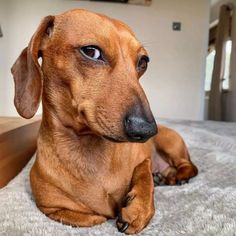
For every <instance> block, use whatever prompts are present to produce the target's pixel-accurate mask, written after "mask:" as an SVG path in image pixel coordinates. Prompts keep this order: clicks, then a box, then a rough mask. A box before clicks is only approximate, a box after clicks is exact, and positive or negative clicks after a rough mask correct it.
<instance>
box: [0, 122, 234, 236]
mask: <svg viewBox="0 0 236 236" xmlns="http://www.w3.org/2000/svg"><path fill="white" fill-rule="evenodd" d="M161 123H164V124H165V125H168V126H170V127H172V128H174V129H176V130H177V131H179V132H180V134H181V135H182V136H183V137H184V139H185V141H186V143H187V145H188V147H189V150H190V154H191V157H192V160H193V161H194V163H195V164H196V165H197V166H198V168H199V175H198V176H197V177H195V178H194V179H192V180H191V181H190V182H189V184H185V185H182V186H173V187H170V186H162V187H156V188H155V205H156V214H155V216H154V218H153V219H152V221H151V222H150V224H149V225H148V226H147V227H146V229H144V230H143V231H142V233H140V235H159V236H162V235H167V236H172V235H173V236H177V235H189V236H190V235H194V236H196V235H199V236H202V235H207V236H209V235H214V236H216V235H225V236H231V235H232V236H233V235H234V236H235V235H236V123H219V122H190V121H168V120H161ZM32 162H33V159H32V160H31V161H30V162H29V163H28V165H27V166H26V167H25V169H24V170H23V171H22V172H21V173H20V174H19V175H18V176H17V177H16V178H15V179H13V180H12V181H11V182H10V183H9V184H8V185H7V186H6V187H5V188H3V189H1V190H0V235H7V236H21V235H31V236H34V235H35V236H36V235H37V236H40V235H45V236H46V235H47V236H49V235H53V236H54V235H56V236H57V235H58V236H64V235H101V236H104V235H122V234H121V233H119V232H117V229H116V227H115V221H114V220H109V221H108V222H106V223H104V224H102V225H98V226H95V227H92V228H72V227H70V226H65V225H62V224H60V223H57V222H54V221H52V220H50V219H49V218H47V217H46V216H44V215H43V214H42V213H41V212H40V211H39V210H38V209H37V207H36V206H35V203H34V200H33V197H32V194H31V189H30V184H29V170H30V168H31V166H32Z"/></svg>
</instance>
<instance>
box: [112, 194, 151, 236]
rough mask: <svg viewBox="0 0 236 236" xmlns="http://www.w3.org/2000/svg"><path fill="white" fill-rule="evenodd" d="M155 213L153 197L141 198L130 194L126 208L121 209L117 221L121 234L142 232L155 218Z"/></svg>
mask: <svg viewBox="0 0 236 236" xmlns="http://www.w3.org/2000/svg"><path fill="white" fill-rule="evenodd" d="M154 212H155V209H154V203H153V197H152V196H151V197H147V196H145V197H141V196H139V195H137V194H136V193H135V192H133V191H131V192H129V193H128V195H127V197H126V199H125V201H124V207H123V208H121V210H120V213H119V215H118V219H117V221H116V225H117V228H118V230H119V231H120V232H124V233H126V234H135V233H138V232H140V231H141V230H142V229H143V228H144V227H145V226H146V225H147V224H148V222H149V221H150V219H151V218H152V217H153V215H154Z"/></svg>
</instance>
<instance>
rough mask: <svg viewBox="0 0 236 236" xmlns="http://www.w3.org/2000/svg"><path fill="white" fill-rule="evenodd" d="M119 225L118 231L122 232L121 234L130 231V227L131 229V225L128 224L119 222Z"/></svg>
mask: <svg viewBox="0 0 236 236" xmlns="http://www.w3.org/2000/svg"><path fill="white" fill-rule="evenodd" d="M118 223H119V224H118V225H119V226H118V230H119V232H121V233H124V232H125V231H126V230H127V229H128V227H129V223H128V222H118Z"/></svg>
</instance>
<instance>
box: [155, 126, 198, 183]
mask: <svg viewBox="0 0 236 236" xmlns="http://www.w3.org/2000/svg"><path fill="white" fill-rule="evenodd" d="M158 128H159V129H158V130H159V133H158V135H156V136H155V137H154V143H155V147H156V151H157V153H158V154H159V155H156V156H157V157H159V158H163V160H165V161H166V162H167V163H168V165H169V166H168V167H167V168H166V169H165V170H164V171H162V172H161V175H162V176H163V177H164V178H165V183H166V184H170V185H174V184H181V183H183V182H186V181H188V180H189V179H190V178H192V177H194V176H196V175H197V173H198V170H197V167H196V166H195V165H194V164H193V163H192V161H191V160H190V156H189V153H188V149H187V147H186V145H185V143H184V141H183V139H182V138H181V136H180V135H179V134H178V133H177V132H175V131H174V130H172V129H169V128H167V127H164V126H158ZM154 169H155V168H154Z"/></svg>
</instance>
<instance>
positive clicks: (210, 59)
mask: <svg viewBox="0 0 236 236" xmlns="http://www.w3.org/2000/svg"><path fill="white" fill-rule="evenodd" d="M225 51H226V54H225V70H224V77H223V79H224V81H223V84H222V87H223V89H224V90H228V89H229V87H230V57H231V51H232V41H231V40H228V41H227V42H226V47H225ZM215 54H216V51H215V50H212V51H211V52H210V53H209V54H208V56H207V61H206V79H205V91H210V90H211V79H212V72H213V68H214V59H215Z"/></svg>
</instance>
